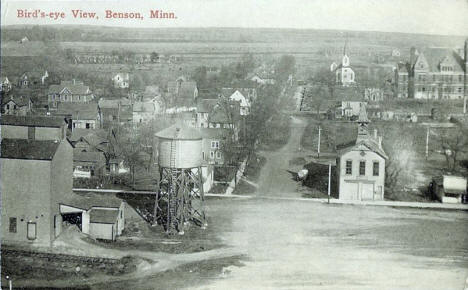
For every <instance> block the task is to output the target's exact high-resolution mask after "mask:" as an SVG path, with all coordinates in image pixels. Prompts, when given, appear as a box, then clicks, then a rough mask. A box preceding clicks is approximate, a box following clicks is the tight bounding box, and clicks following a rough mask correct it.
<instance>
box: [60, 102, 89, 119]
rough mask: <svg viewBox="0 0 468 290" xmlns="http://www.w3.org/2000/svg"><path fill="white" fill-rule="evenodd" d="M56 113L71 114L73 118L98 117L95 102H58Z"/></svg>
mask: <svg viewBox="0 0 468 290" xmlns="http://www.w3.org/2000/svg"><path fill="white" fill-rule="evenodd" d="M55 114H57V115H71V116H72V119H74V120H95V119H97V118H98V106H97V103H95V102H91V103H86V104H84V103H59V104H58V107H57V111H56V113H55Z"/></svg>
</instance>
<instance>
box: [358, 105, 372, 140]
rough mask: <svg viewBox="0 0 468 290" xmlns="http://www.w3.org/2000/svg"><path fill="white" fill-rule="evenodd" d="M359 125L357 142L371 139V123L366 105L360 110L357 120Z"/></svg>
mask: <svg viewBox="0 0 468 290" xmlns="http://www.w3.org/2000/svg"><path fill="white" fill-rule="evenodd" d="M357 123H358V136H357V140H356V142H359V141H361V140H363V139H367V138H369V128H368V125H369V123H370V120H369V118H367V111H366V106H365V105H364V104H362V105H361V108H360V110H359V118H358V120H357Z"/></svg>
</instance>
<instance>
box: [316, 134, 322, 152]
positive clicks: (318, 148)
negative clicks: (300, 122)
mask: <svg viewBox="0 0 468 290" xmlns="http://www.w3.org/2000/svg"><path fill="white" fill-rule="evenodd" d="M321 132H322V128H321V127H320V126H319V128H318V142H317V158H320V135H321Z"/></svg>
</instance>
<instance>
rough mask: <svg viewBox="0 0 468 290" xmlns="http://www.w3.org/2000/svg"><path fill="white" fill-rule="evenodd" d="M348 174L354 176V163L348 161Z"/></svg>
mask: <svg viewBox="0 0 468 290" xmlns="http://www.w3.org/2000/svg"><path fill="white" fill-rule="evenodd" d="M346 174H347V175H351V174H353V161H351V160H346Z"/></svg>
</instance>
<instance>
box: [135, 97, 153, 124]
mask: <svg viewBox="0 0 468 290" xmlns="http://www.w3.org/2000/svg"><path fill="white" fill-rule="evenodd" d="M156 111H157V110H156V103H153V102H135V103H133V124H134V125H138V124H142V123H148V122H150V121H151V120H154V118H155V116H156Z"/></svg>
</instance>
